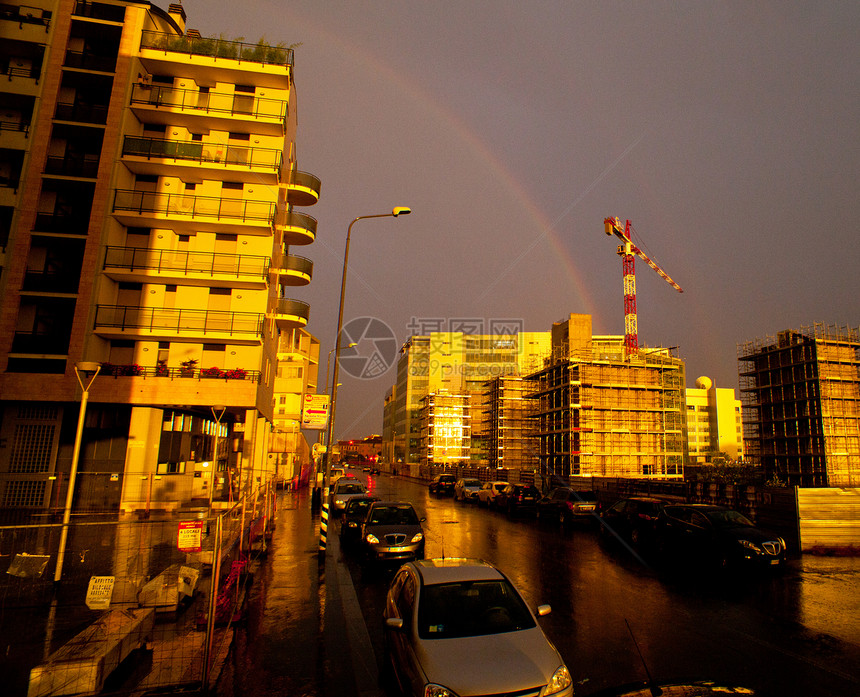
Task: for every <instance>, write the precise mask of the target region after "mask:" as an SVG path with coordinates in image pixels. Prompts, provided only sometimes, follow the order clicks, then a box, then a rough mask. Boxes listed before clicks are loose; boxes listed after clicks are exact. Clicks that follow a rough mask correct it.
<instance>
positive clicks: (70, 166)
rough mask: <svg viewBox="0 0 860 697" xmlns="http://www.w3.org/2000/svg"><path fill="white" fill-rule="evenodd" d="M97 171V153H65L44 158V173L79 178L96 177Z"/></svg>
mask: <svg viewBox="0 0 860 697" xmlns="http://www.w3.org/2000/svg"><path fill="white" fill-rule="evenodd" d="M98 173H99V156H98V155H79V156H75V155H66V156H64V157H51V156H49V157H48V158H47V159H46V160H45V174H56V175H59V176H64V177H76V178H81V179H96V177H98Z"/></svg>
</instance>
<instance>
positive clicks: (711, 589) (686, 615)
mask: <svg viewBox="0 0 860 697" xmlns="http://www.w3.org/2000/svg"><path fill="white" fill-rule="evenodd" d="M370 481H371V484H372V485H373V486H375V487H376V490H377V495H381V496H383V497H388V496H391V497H392V498H397V499H404V500H409V501H412V502H413V504H414V505H415V508H416V509H417V510H418V511H419V515H421V516H422V517H425V518H426V521H425V524H424V525H425V532H426V537H427V543H426V545H427V546H426V555H427V557H436V556H463V557H478V558H482V559H486V560H488V561H490V562H492V563H494V564H496V565H497V566H498V567H500V568H501V569H502V570H503V571H505V573H507V574H508V575H509V576H510V577H511V578H512V579H513V581H514V582H515V583H516V584H517V585H518V586H519V588H520V589H521V591H522V592H523V595H524V596H525V597H526V600H527V601H528V602H529V603H530V604H531V605H532V606H533V607H534V606H536V605H537V604H539V603H549V604H550V605H552V608H553V611H552V614H550V615H549V616H548V617H546V618H543V619H542V620H541V624H542V626H543V628H544V630H545V632H546V633H547V635H548V636H549V637H550V639H551V640H552V641H553V643H555V644H556V646H557V647H558V649H559V651H560V652H561V654H562V656H563V657H564V659H565V661H566V662H567V665H568V667H569V668H570V670H571V674H572V675H573V677H574V681H575V683H576V693H577V694H578V695H588V694H590V693H593V692H596V691H598V690H601V689H605V688H608V687H614V686H618V685H622V684H626V683H630V682H634V681H639V680H644V679H645V678H646V674H645V671H644V668H643V666H642V662H641V660H640V658H639V654H638V652H637V649H636V645H635V644H634V642H633V640H632V638H631V632H632V634H633V635H634V636H635V639H636V642H637V643H638V645H639V649H641V651H642V654H643V655H644V658H645V661H646V662H647V665H648V669H649V671H650V673H651V675H652V676H654V678H655V679H658V680H674V679H685V678H686V679H714V680H718V681H723V682H726V683H731V684H735V685H743V686H747V687H752V688H754V689H756V690H758V691H760V692H761V693H762V694H768V695H804V696H809V695H822V696H824V695H840V696H841V695H855V694H860V559H833V558H822V557H805V558H804V559H803V560H795V561H792V562H791V563H790V564H789V567H788V568H787V569H785V570H784V571H783V572H781V573H777V574H769V575H766V576H764V577H761V578H752V579H751V578H746V579H740V580H737V581H734V582H732V581H731V580H727V579H716V578H707V577H703V576H701V575H697V574H692V573H687V574H683V573H680V574H679V573H678V572H673V573H672V574H667V573H664V572H663V571H662V570H661V569H658V568H654V567H649V566H643V564H642V563H641V562H640V561H639V559H637V558H636V557H635V556H634V555H632V554H630V553H629V551H627V550H625V549H623V548H614V547H612V546H610V547H607V545H605V544H603V543H601V542H600V541H599V540H598V535H597V534H596V533H595V531H594V530H592V529H578V530H576V529H575V530H572V531H569V532H563V531H561V530H560V529H558V528H557V527H556V526H552V525H542V524H538V523H537V522H536V521H534V520H525V519H523V520H509V519H508V518H507V517H506V516H504V515H503V514H501V513H496V512H492V511H487V510H483V509H479V508H477V507H475V506H471V505H466V504H462V503H455V502H454V501H452V500H451V499H450V498H442V499H439V498H435V497H430V496H429V495H428V493H427V487H426V485H422V484H420V483H417V482H412V481H407V480H402V479H393V478H390V477H386V476H382V477H374V478H371V480H370ZM350 568H351V570H352V573H353V579H354V583H355V587H356V592H357V594H358V598H359V601H360V603H361V606H362V609H363V612H364V614H365V619H366V621H367V625H368V630H369V632H370V636H371V640H372V641H373V645H374V646H375V647H377V656H378V655H379V650H378V647H381V646H382V628H381V621H380V617H381V613H382V606H383V602H384V593H385V589H386V588H385V587H386V584H387V579H388V577H387V576H385V575H382V576H381V577H379V578H374V579H371V580H365V581H362V579H361V574H360V573H359V570H358V569H357V567H356V566H355V565H354V564H350ZM625 620H626V622H625ZM628 624H629V626H630V630H628Z"/></svg>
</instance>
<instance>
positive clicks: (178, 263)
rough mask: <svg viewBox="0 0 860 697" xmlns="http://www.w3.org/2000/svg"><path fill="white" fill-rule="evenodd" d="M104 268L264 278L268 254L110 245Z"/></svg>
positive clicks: (267, 267) (266, 270)
mask: <svg viewBox="0 0 860 697" xmlns="http://www.w3.org/2000/svg"><path fill="white" fill-rule="evenodd" d="M104 268H105V269H106V270H107V269H127V270H129V271H138V270H139V271H157V272H160V273H163V272H170V273H181V274H183V275H188V274H205V275H210V276H211V275H215V274H219V275H224V276H234V277H236V278H243V277H244V278H257V279H261V280H262V279H265V278H266V276H267V275H268V272H269V257H264V256H252V255H248V254H219V253H217V252H187V251H173V250H166V249H148V248H140V247H108V248H107V251H106V253H105V262H104Z"/></svg>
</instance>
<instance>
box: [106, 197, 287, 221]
mask: <svg viewBox="0 0 860 697" xmlns="http://www.w3.org/2000/svg"><path fill="white" fill-rule="evenodd" d="M113 210H114V211H128V212H132V213H141V214H142V213H162V214H165V215H173V216H183V217H185V216H187V217H191V218H198V217H207V218H217V219H219V220H224V219H232V220H241V221H242V222H248V221H255V220H261V221H266V222H268V223H272V222H273V221H274V217H275V210H276V204H274V203H273V202H271V201H248V200H245V199H241V198H220V197H217V196H189V195H188V194H184V193H183V194H166V193H158V192H155V191H133V190H129V189H117V190H116V191H115V192H114V199H113Z"/></svg>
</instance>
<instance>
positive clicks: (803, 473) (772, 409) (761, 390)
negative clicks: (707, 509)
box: [738, 324, 860, 487]
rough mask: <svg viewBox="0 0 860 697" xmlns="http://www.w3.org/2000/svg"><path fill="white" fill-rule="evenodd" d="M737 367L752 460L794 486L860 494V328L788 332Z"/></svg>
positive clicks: (751, 345)
mask: <svg viewBox="0 0 860 697" xmlns="http://www.w3.org/2000/svg"><path fill="white" fill-rule="evenodd" d="M738 361H739V363H740V366H739V372H740V389H741V399H742V400H743V405H744V413H743V418H744V439H745V442H746V447H747V458H748V459H749V460H751V461H752V462H753V464H759V465H761V466H762V467H763V468H764V470H765V476H766V477H768V478H774V477H777V478H779V479H781V480H782V481H786V482H788V484H789V485H793V486H802V487H831V486H833V487H856V486H860V328H852V327H836V326H825V325H824V324H815V325H813V326H811V327H802V328H800V329H787V330H785V331H781V332H779V333H778V334H777V335H776V336H775V337H773V336H771V337H767V338H765V339H755V340H753V341H748V342H746V343H744V344H740V345H739V346H738Z"/></svg>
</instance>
